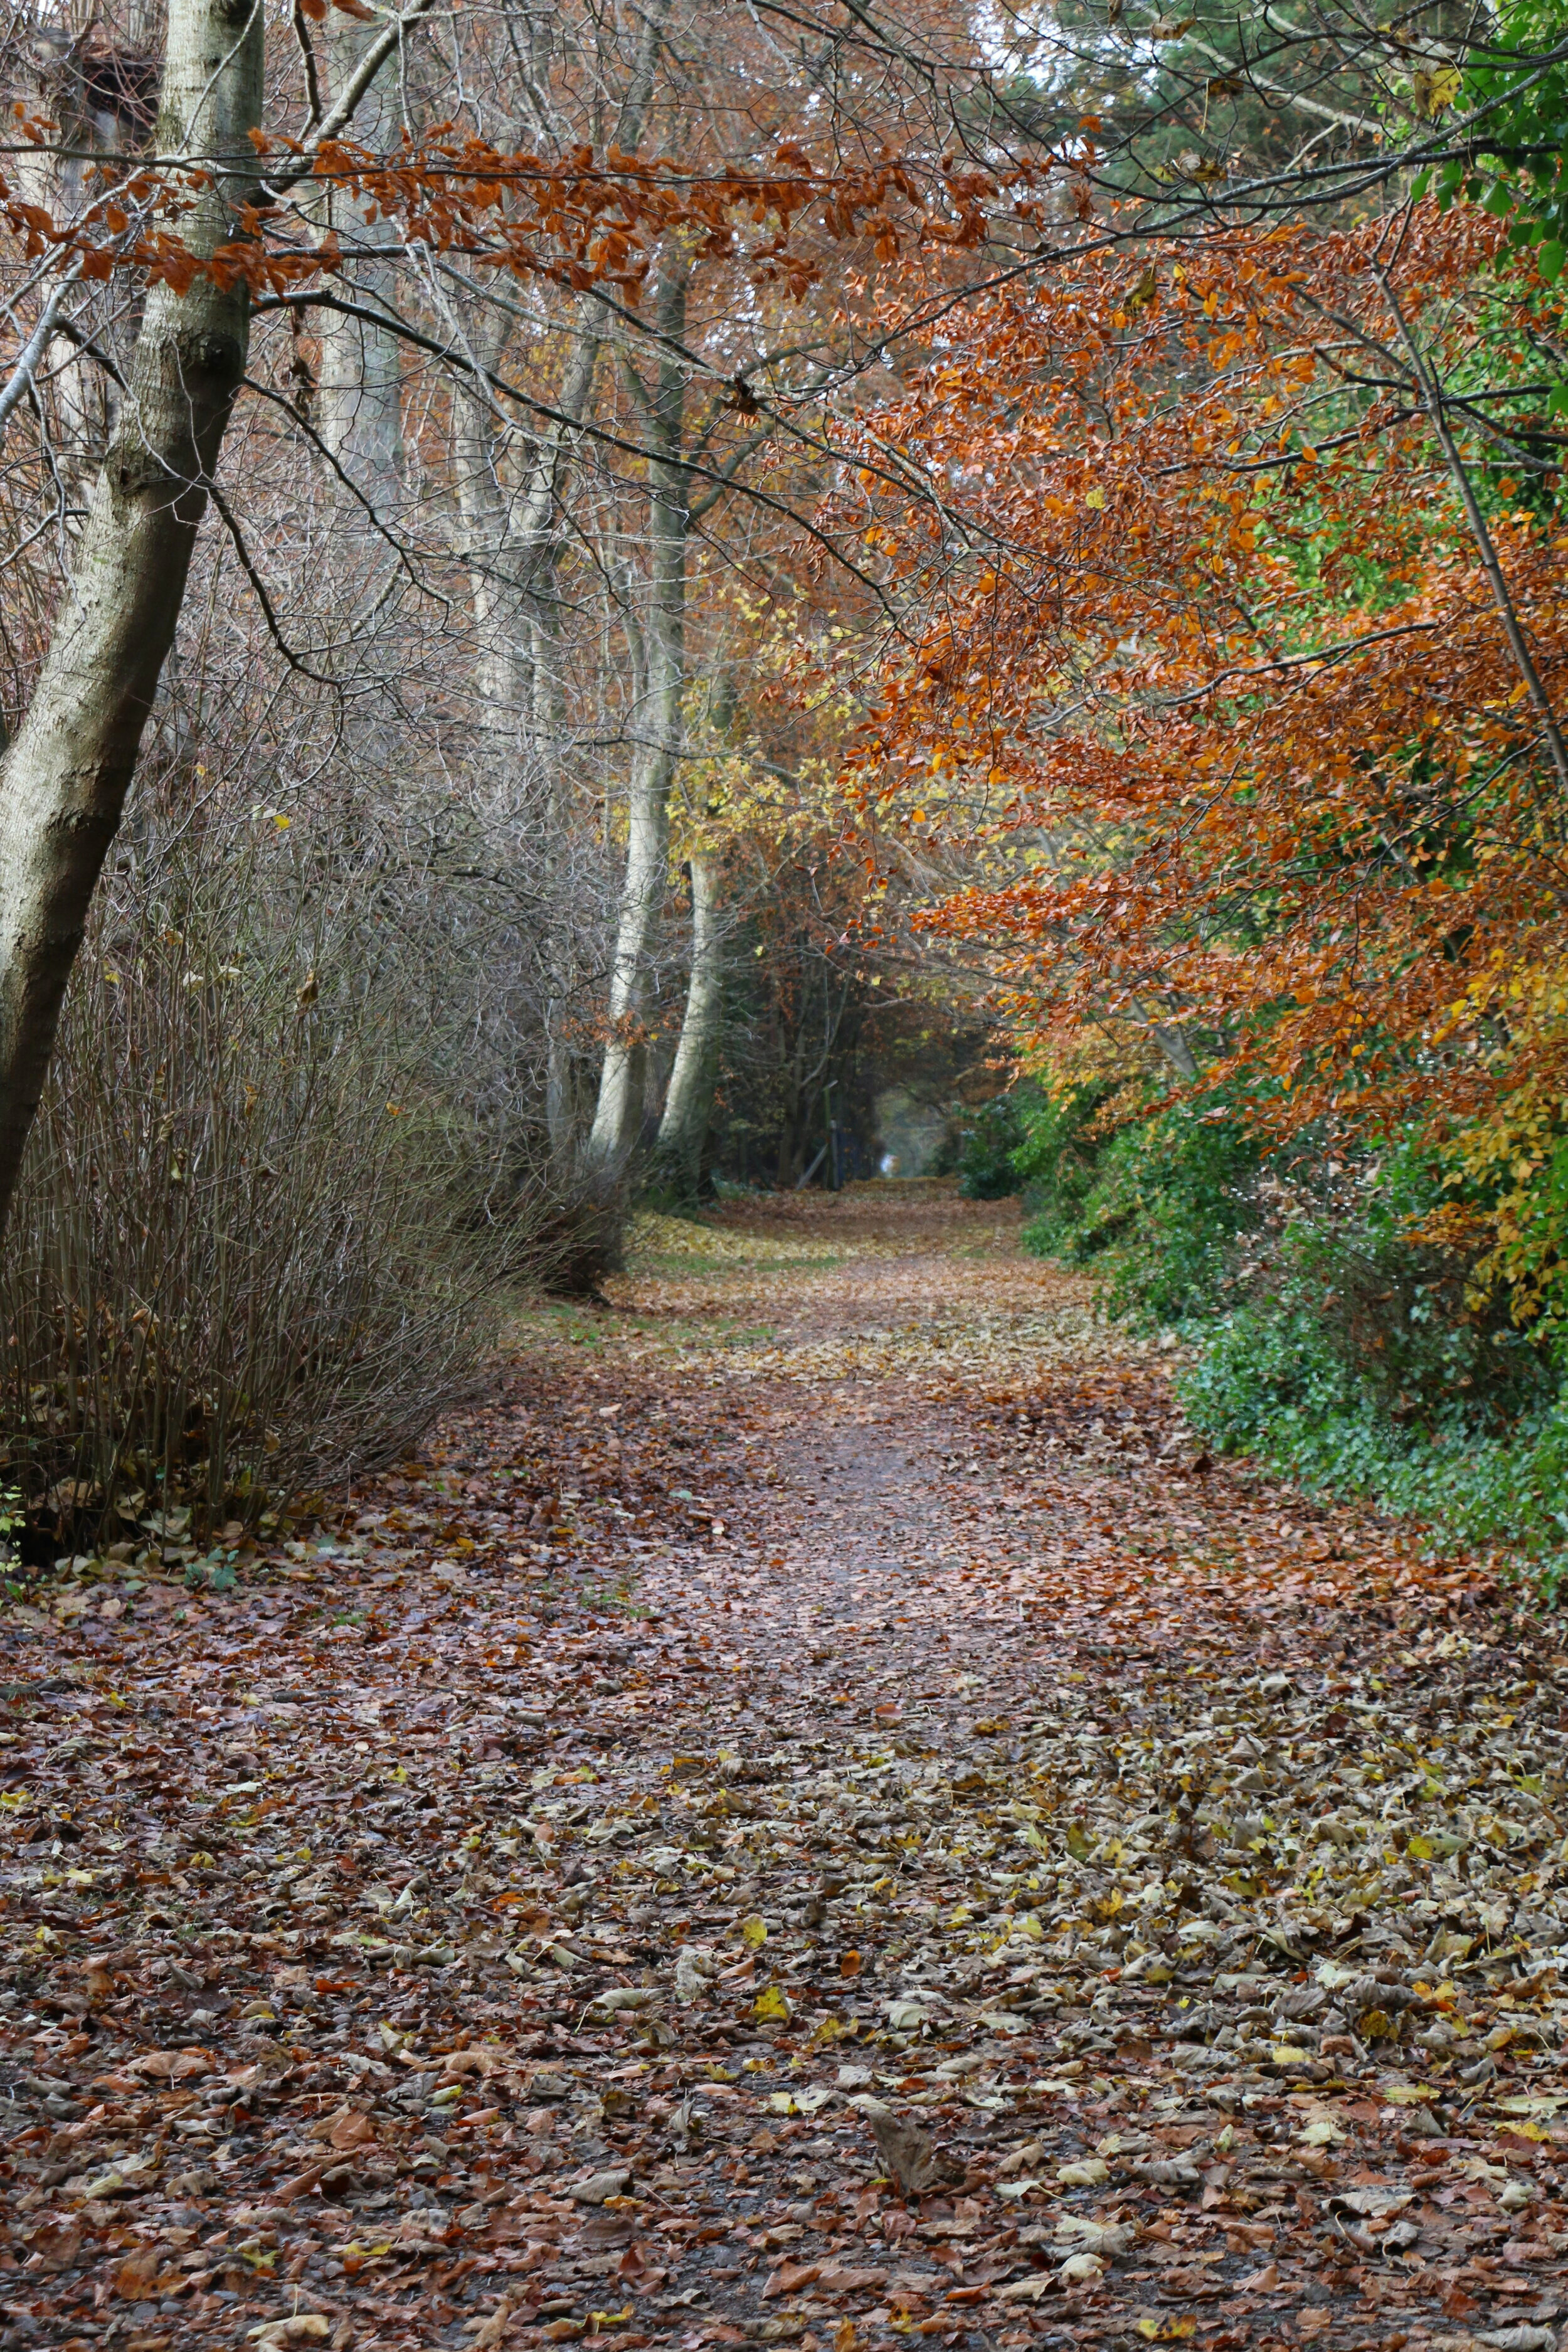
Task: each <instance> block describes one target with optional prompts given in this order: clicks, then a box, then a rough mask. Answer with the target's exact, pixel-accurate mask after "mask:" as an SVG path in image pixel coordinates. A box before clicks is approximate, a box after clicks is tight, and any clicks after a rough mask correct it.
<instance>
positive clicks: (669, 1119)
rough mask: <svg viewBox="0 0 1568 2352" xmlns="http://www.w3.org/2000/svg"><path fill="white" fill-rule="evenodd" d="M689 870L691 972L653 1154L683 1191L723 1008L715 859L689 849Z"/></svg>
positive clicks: (691, 1174)
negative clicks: (690, 853) (678, 1040)
mask: <svg viewBox="0 0 1568 2352" xmlns="http://www.w3.org/2000/svg"><path fill="white" fill-rule="evenodd" d="M690 874H691V973H690V977H689V980H688V982H687V986H686V1010H685V1013H683V1014H682V1016H681V1023H680V1042H679V1045H677V1047H676V1049H675V1065H674V1067H673V1068H672V1069H671V1071H670V1074H669V1086H668V1090H667V1091H666V1094H665V1097H664V1113H663V1116H662V1118H660V1120H659V1123H658V1145H657V1147H656V1155H655V1156H656V1158H657V1159H658V1162H659V1165H660V1166H661V1167H662V1168H665V1169H667V1170H668V1172H669V1174H670V1176H671V1177H672V1178H673V1180H674V1181H675V1182H676V1183H677V1184H678V1185H679V1187H680V1189H681V1190H682V1191H683V1192H695V1191H696V1189H697V1181H698V1177H699V1175H700V1170H701V1163H702V1146H703V1144H704V1143H705V1142H706V1140H707V1138H708V1121H709V1118H710V1116H711V1113H712V1108H713V1086H714V1080H715V1079H716V1077H717V1076H718V1070H719V1034H720V1027H721V1022H722V1019H723V1012H724V927H723V922H722V919H721V915H720V911H719V874H720V860H719V859H718V857H717V856H714V854H713V853H712V851H711V850H695V851H693V853H692V856H691V861H690Z"/></svg>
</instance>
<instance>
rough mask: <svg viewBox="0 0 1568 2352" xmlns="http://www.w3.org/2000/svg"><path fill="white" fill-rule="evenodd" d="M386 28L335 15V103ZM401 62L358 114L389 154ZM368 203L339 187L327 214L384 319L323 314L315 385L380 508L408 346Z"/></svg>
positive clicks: (359, 296)
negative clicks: (404, 348) (377, 255)
mask: <svg viewBox="0 0 1568 2352" xmlns="http://www.w3.org/2000/svg"><path fill="white" fill-rule="evenodd" d="M383 30H384V27H383V26H380V25H366V24H362V23H361V22H360V21H359V20H358V19H357V18H355V17H353V16H344V15H343V14H342V11H341V10H340V9H336V8H333V9H331V10H330V11H329V22H328V25H327V28H326V50H327V58H328V79H329V83H330V88H331V97H332V100H333V102H334V103H339V102H341V101H342V98H343V96H344V94H345V92H346V91H348V90H349V89H352V87H353V80H354V77H355V75H356V74H357V73H358V71H359V69H360V68H361V66H362V65H363V62H364V59H365V55H366V52H367V51H368V50H369V48H370V46H371V44H372V42H373V41H374V40H376V39H378V37H380V35H381V34H382V32H383ZM398 127H399V123H398V106H397V58H396V55H395V54H394V55H393V56H391V57H389V58H387V59H386V61H385V63H384V65H383V66H382V68H381V69H380V71H379V72H378V73H377V74H376V76H375V78H374V80H373V81H372V83H371V85H370V88H369V89H367V90H366V91H365V92H364V93H363V96H362V97H361V99H360V100H359V102H358V104H357V106H356V107H355V110H354V138H355V141H356V142H357V143H358V144H359V145H360V146H362V147H368V148H369V149H370V150H371V151H372V152H374V153H376V154H384V153H385V152H387V151H388V150H390V149H391V148H394V147H395V145H396V143H397V134H398ZM366 211H367V207H366V206H365V205H363V204H361V203H360V202H359V201H358V200H357V199H356V198H355V197H353V196H352V195H349V194H346V193H344V192H343V191H342V190H338V191H336V192H335V193H334V194H333V195H332V197H331V202H330V208H329V218H330V219H331V226H333V228H335V229H336V230H337V232H338V236H339V237H340V239H341V241H342V247H343V249H344V252H345V253H346V254H352V255H353V256H356V258H354V259H353V260H352V261H351V262H349V263H348V264H347V266H346V267H345V268H344V269H343V272H342V279H343V284H344V287H345V289H346V290H347V291H348V293H349V294H350V295H351V296H352V298H353V300H354V302H355V303H356V304H358V305H359V306H360V307H361V309H362V310H371V311H378V312H384V314H385V315H386V318H387V321H388V323H387V324H386V325H385V326H384V327H381V326H375V325H373V324H372V323H371V321H370V320H368V319H366V318H363V317H359V318H344V317H343V316H342V313H341V312H334V311H331V310H323V311H322V312H321V323H320V331H321V376H320V382H319V385H318V391H319V395H320V418H321V439H322V441H323V443H324V444H325V446H326V447H327V448H328V449H329V450H331V454H332V456H333V457H335V458H336V459H337V461H338V463H339V465H340V466H342V469H343V471H344V473H345V474H347V476H348V477H349V479H350V480H351V481H352V482H353V483H355V484H356V485H357V487H358V488H360V489H361V490H363V492H364V494H365V496H366V498H368V499H371V500H372V501H373V502H374V503H375V504H377V505H378V506H382V505H384V504H385V502H386V500H387V499H388V497H389V496H390V495H391V494H392V493H394V492H395V490H396V488H397V484H398V478H399V476H400V474H401V471H402V466H403V414H402V398H403V389H402V371H401V365H400V360H401V351H402V346H401V344H400V342H399V340H398V335H397V330H396V326H395V316H396V295H397V287H396V275H395V268H394V266H393V264H392V263H391V262H390V261H376V260H374V259H373V258H368V257H367V255H374V251H375V249H376V247H380V246H388V245H391V244H392V243H393V242H394V240H395V236H396V234H397V232H396V230H395V227H394V226H393V224H392V223H391V222H390V221H386V220H377V221H372V220H369V219H367V217H366Z"/></svg>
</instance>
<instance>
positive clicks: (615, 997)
mask: <svg viewBox="0 0 1568 2352" xmlns="http://www.w3.org/2000/svg"><path fill="white" fill-rule="evenodd" d="M690 277H691V263H690V259H689V255H688V253H687V251H686V249H685V247H684V246H682V245H679V244H672V247H671V249H670V250H669V252H668V254H667V257H666V261H665V267H664V269H663V271H662V272H661V276H660V281H659V288H658V306H657V310H656V312H655V323H656V324H657V327H658V331H659V333H660V334H661V335H662V336H663V337H665V338H666V341H665V345H664V349H663V352H662V354H661V357H660V359H659V362H658V375H657V377H656V379H655V383H654V386H653V389H652V390H651V392H648V391H645V390H643V389H642V387H641V386H640V385H639V387H638V390H639V393H640V394H641V404H642V406H643V410H644V418H645V424H646V428H647V436H648V441H649V444H650V446H651V447H652V448H654V449H655V450H657V451H658V455H657V456H656V457H651V458H650V459H649V462H648V536H649V539H650V541H651V542H652V552H651V559H650V565H649V583H648V607H647V626H646V628H645V630H644V645H645V657H646V661H647V686H646V688H645V690H644V695H643V699H642V706H641V709H639V711H638V714H637V748H636V750H635V751H634V753H633V757H632V775H631V791H630V796H629V797H630V806H629V809H628V812H627V831H626V881H625V883H624V885H623V886H622V889H621V903H620V912H619V917H618V919H617V921H616V947H615V956H614V960H613V961H612V963H611V967H610V1003H609V1037H608V1040H607V1042H606V1044H605V1060H604V1066H603V1069H602V1070H601V1072H600V1076H599V1099H598V1103H597V1105H596V1107H595V1112H594V1125H593V1129H592V1132H591V1133H590V1135H589V1138H588V1156H589V1159H590V1160H592V1162H593V1163H594V1165H595V1167H596V1168H598V1169H599V1170H601V1171H607V1172H610V1173H614V1174H618V1173H619V1172H620V1171H621V1169H622V1168H624V1166H625V1165H626V1160H627V1158H628V1156H629V1154H630V1152H631V1150H632V1148H633V1146H634V1144H635V1143H636V1141H637V1123H638V1118H639V1115H640V1112H641V1108H642V1065H643V1049H642V1045H641V1041H640V1039H639V1036H638V1028H639V1025H640V1022H641V1017H642V1011H643V998H644V992H645V986H646V982H647V966H648V960H649V953H650V950H651V949H652V946H653V939H654V932H655V930H656V929H657V927H658V919H659V915H660V912H661V911H662V908H663V906H664V893H665V888H666V885H667V882H668V862H669V788H670V785H671V783H672V782H673V781H674V778H675V770H676V764H677V762H678V761H679V757H680V739H681V698H682V696H683V694H684V691H685V687H686V541H687V535H688V532H689V528H690V516H689V511H688V507H687V499H688V495H689V477H688V473H687V468H686V467H685V466H684V464H683V463H682V462H681V445H682V439H683V427H684V424H685V412H686V371H685V366H684V364H683V363H682V362H680V361H679V359H677V357H676V356H675V354H676V352H677V351H678V350H679V346H680V344H681V343H682V342H683V341H685V337H686V293H687V288H688V286H689V282H690ZM628 373H629V370H628ZM633 380H634V382H635V381H636V379H635V378H634V379H633Z"/></svg>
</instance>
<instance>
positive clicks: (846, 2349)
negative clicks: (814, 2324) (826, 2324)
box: [833, 2318, 856, 2352]
mask: <svg viewBox="0 0 1568 2352" xmlns="http://www.w3.org/2000/svg"><path fill="white" fill-rule="evenodd" d="M855 2343H856V2336H855V2322H854V2321H853V2320H852V2319H848V2318H845V2319H841V2320H840V2321H839V2323H838V2325H837V2327H836V2328H835V2329H834V2331H833V2352H855Z"/></svg>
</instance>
